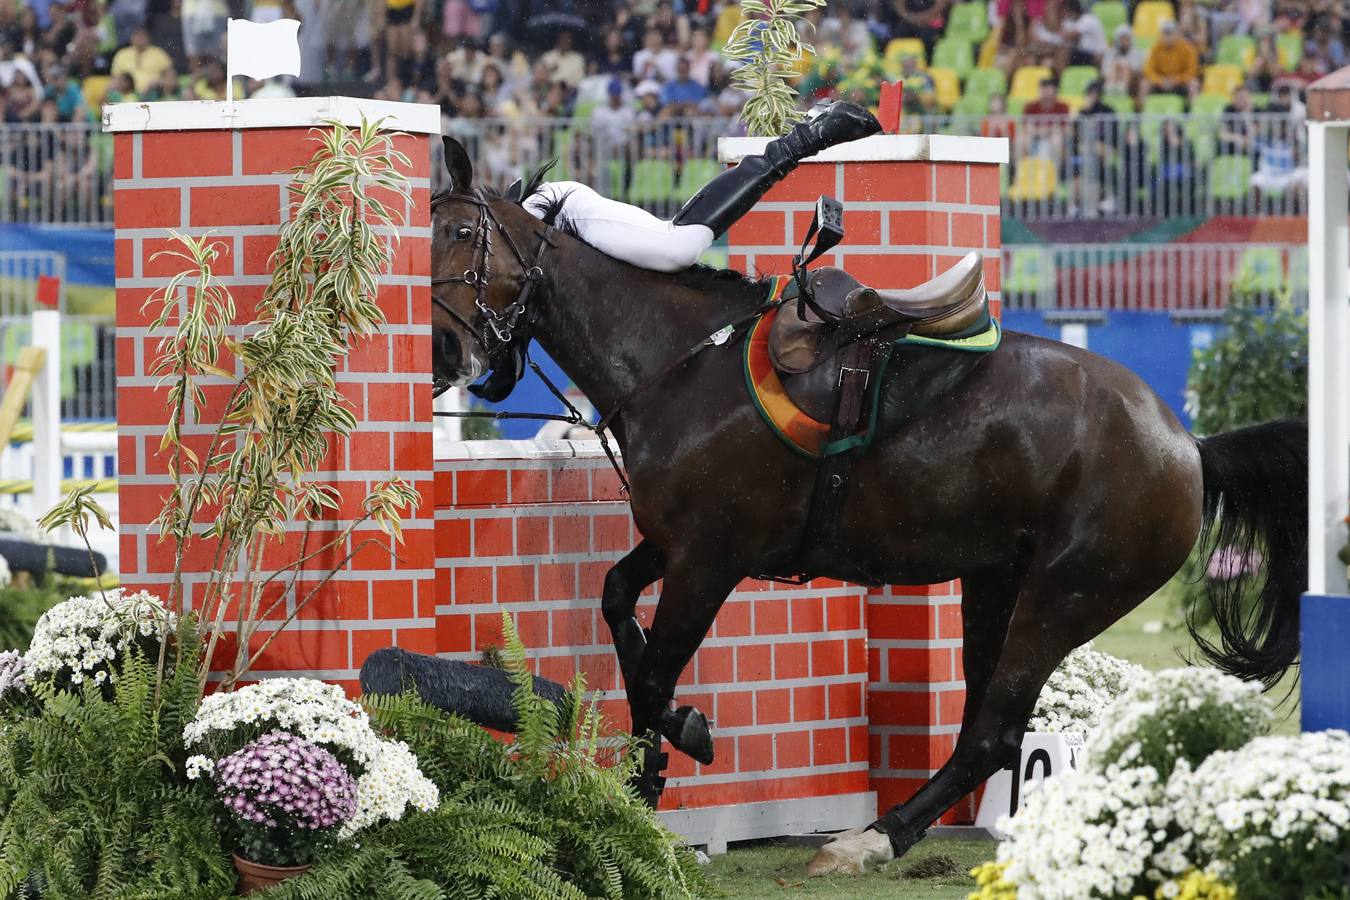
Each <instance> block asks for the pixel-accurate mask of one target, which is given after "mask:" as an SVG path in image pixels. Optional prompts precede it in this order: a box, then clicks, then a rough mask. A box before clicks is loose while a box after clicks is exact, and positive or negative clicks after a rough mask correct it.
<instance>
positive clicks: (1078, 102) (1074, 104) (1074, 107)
mask: <svg viewBox="0 0 1350 900" xmlns="http://www.w3.org/2000/svg"><path fill="white" fill-rule="evenodd" d="M1059 99H1060V102H1061V103H1063V104H1064V105H1065V106H1067V107H1068V108H1069V112H1070V113H1071V114H1073V115H1075V116H1076V115H1078V111H1079V110H1080V109H1082V108H1083V98H1082V97H1060V98H1059Z"/></svg>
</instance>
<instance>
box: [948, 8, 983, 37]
mask: <svg viewBox="0 0 1350 900" xmlns="http://www.w3.org/2000/svg"><path fill="white" fill-rule="evenodd" d="M945 33H946V35H947V37H949V38H954V37H960V38H962V39H964V40H966V41H968V42H972V43H979V42H980V41H983V40H984V39H985V38H987V37H989V13H988V10H987V8H986V6H985V4H984V3H958V4H956V5H955V6H953V7H952V9H951V12H950V13H948V14H947V31H946V32H945Z"/></svg>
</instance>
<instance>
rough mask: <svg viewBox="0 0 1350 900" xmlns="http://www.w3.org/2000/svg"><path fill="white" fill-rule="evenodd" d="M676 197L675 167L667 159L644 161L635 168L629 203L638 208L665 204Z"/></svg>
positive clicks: (630, 186)
mask: <svg viewBox="0 0 1350 900" xmlns="http://www.w3.org/2000/svg"><path fill="white" fill-rule="evenodd" d="M674 196H675V167H674V166H673V165H671V164H670V161H669V160H665V159H643V160H639V161H638V162H637V164H636V165H634V166H633V183H632V184H630V185H629V186H628V202H629V203H632V204H634V205H636V206H642V205H643V204H647V205H652V204H657V203H665V202H666V201H668V200H670V199H671V198H672V197H674Z"/></svg>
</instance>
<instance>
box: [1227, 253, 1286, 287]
mask: <svg viewBox="0 0 1350 900" xmlns="http://www.w3.org/2000/svg"><path fill="white" fill-rule="evenodd" d="M1234 280H1236V281H1239V282H1241V283H1242V286H1243V287H1244V288H1246V289H1247V290H1249V291H1255V292H1257V293H1261V294H1274V293H1276V292H1277V291H1279V290H1280V289H1281V288H1282V287H1283V286H1284V259H1283V258H1282V257H1281V254H1280V248H1279V247H1248V248H1247V249H1246V250H1244V251H1242V260H1241V262H1239V263H1238V269H1237V275H1236V276H1235V279H1234Z"/></svg>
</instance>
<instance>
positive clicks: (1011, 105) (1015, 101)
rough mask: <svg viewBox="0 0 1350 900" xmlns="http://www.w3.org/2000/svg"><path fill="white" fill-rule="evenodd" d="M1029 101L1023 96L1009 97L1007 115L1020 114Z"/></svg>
mask: <svg viewBox="0 0 1350 900" xmlns="http://www.w3.org/2000/svg"><path fill="white" fill-rule="evenodd" d="M1030 102H1031V101H1030V100H1028V99H1026V98H1025V97H1009V98H1008V115H1010V116H1020V115H1021V114H1022V110H1024V109H1026V106H1027V104H1028V103H1030Z"/></svg>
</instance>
